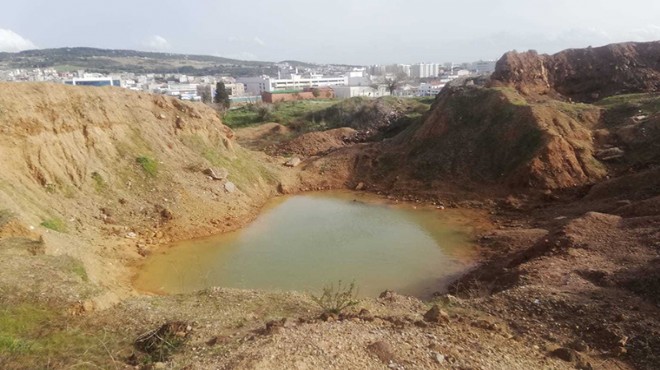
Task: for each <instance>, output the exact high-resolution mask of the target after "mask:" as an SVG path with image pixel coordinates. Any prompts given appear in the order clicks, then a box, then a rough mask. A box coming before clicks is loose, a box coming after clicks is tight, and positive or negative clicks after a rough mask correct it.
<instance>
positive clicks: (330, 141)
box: [278, 127, 358, 157]
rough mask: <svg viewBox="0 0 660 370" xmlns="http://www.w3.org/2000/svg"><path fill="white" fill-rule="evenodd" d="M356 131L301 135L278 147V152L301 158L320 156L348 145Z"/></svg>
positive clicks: (339, 130) (344, 130)
mask: <svg viewBox="0 0 660 370" xmlns="http://www.w3.org/2000/svg"><path fill="white" fill-rule="evenodd" d="M357 133H358V131H356V130H354V129H352V128H348V127H343V128H337V129H333V130H327V131H317V132H310V133H306V134H302V135H300V136H298V137H296V138H294V139H292V140H290V141H287V142H285V143H283V144H282V145H280V146H279V147H278V152H280V153H287V154H298V155H302V156H306V157H309V156H314V155H321V154H324V153H327V152H328V151H331V150H333V149H338V148H341V147H343V146H345V145H347V144H348V143H350V142H351V141H352V140H353V138H354V137H355V136H356V135H357Z"/></svg>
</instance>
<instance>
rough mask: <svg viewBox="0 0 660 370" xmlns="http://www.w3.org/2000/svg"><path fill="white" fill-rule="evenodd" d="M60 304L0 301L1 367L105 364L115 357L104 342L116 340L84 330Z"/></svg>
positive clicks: (87, 366) (93, 366)
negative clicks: (0, 302) (52, 305)
mask: <svg viewBox="0 0 660 370" xmlns="http://www.w3.org/2000/svg"><path fill="white" fill-rule="evenodd" d="M71 320H72V318H71V317H68V316H66V314H65V313H63V310H62V309H61V308H59V309H54V308H49V307H45V306H39V305H36V304H31V303H22V304H17V305H16V304H2V305H0V367H2V368H10V369H15V368H21V369H41V368H46V364H48V368H53V369H55V368H73V367H74V366H81V364H84V365H82V366H85V368H107V366H108V365H110V364H111V363H112V362H114V359H112V358H110V357H109V355H108V349H107V346H106V342H104V341H103V340H106V341H107V343H119V342H120V340H119V338H114V339H113V340H112V341H109V340H107V339H106V338H99V337H98V336H97V335H96V334H92V333H88V332H85V330H84V329H83V327H80V326H78V325H76V324H75V323H74V322H72V321H71Z"/></svg>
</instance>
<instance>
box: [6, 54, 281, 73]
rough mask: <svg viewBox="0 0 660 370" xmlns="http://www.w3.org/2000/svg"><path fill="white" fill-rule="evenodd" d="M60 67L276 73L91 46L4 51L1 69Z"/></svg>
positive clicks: (229, 62)
mask: <svg viewBox="0 0 660 370" xmlns="http://www.w3.org/2000/svg"><path fill="white" fill-rule="evenodd" d="M11 68H56V69H60V70H76V69H84V70H86V71H88V72H100V73H110V72H135V73H184V74H189V75H211V74H228V75H232V76H246V75H256V74H269V73H271V72H276V67H275V64H274V63H272V62H261V61H244V60H237V59H229V58H222V57H216V56H210V55H188V54H172V53H155V52H146V51H136V50H113V49H96V48H88V47H73V48H57V49H38V50H25V51H21V52H18V53H0V69H11Z"/></svg>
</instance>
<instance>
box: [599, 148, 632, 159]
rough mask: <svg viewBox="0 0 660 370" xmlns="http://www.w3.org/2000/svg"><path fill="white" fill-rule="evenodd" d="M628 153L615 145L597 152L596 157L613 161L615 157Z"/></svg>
mask: <svg viewBox="0 0 660 370" xmlns="http://www.w3.org/2000/svg"><path fill="white" fill-rule="evenodd" d="M624 154H626V152H624V151H623V150H622V149H621V148H617V147H613V148H609V149H602V150H599V151H597V152H596V158H598V159H600V160H601V161H611V160H613V159H618V158H621V157H623V155H624Z"/></svg>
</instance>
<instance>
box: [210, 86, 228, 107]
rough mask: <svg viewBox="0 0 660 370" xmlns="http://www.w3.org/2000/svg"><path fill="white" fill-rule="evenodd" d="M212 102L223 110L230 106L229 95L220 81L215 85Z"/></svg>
mask: <svg viewBox="0 0 660 370" xmlns="http://www.w3.org/2000/svg"><path fill="white" fill-rule="evenodd" d="M213 102H214V103H216V104H219V105H220V106H222V107H223V108H224V109H227V108H229V105H230V104H231V101H230V100H229V94H228V93H227V89H226V88H225V83H224V82H222V81H220V82H218V83H216V84H215V97H214V98H213Z"/></svg>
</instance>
